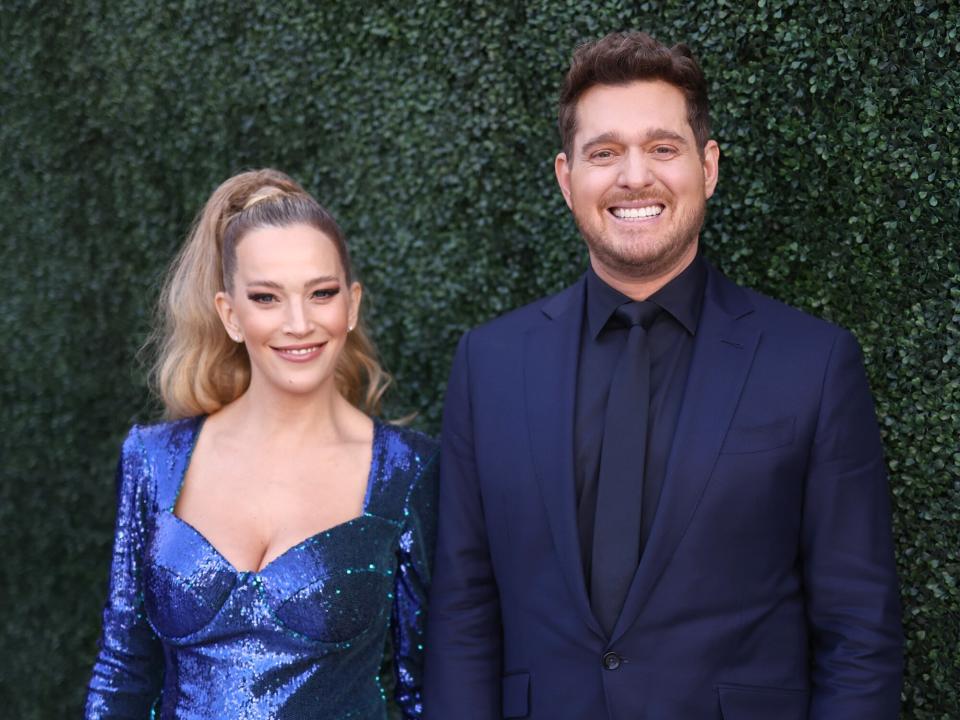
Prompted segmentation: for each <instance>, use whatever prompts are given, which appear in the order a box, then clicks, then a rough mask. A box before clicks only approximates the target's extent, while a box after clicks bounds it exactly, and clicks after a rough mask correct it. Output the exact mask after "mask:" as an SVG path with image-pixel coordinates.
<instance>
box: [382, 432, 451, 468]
mask: <svg viewBox="0 0 960 720" xmlns="http://www.w3.org/2000/svg"><path fill="white" fill-rule="evenodd" d="M377 425H378V427H379V434H380V435H381V437H382V444H383V445H385V446H386V447H385V449H386V450H387V452H388V454H389V455H392V456H395V458H396V459H397V460H401V461H402V460H406V461H408V462H410V463H411V464H412V465H414V466H420V467H422V466H424V465H426V464H428V463H430V462H432V461H433V460H434V459H435V457H436V455H437V453H438V452H439V451H440V443H438V442H437V441H436V440H435V439H434V438H432V437H430V436H429V435H427V434H426V433H423V432H420V431H419V430H413V429H412V428H408V427H403V426H402V425H394V424H391V423H386V422H378V423H377Z"/></svg>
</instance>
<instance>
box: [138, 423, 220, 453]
mask: <svg viewBox="0 0 960 720" xmlns="http://www.w3.org/2000/svg"><path fill="white" fill-rule="evenodd" d="M205 417H206V416H204V415H196V416H192V417H185V418H178V419H176V420H164V421H161V422H154V423H148V424H144V425H141V424H134V425H133V426H132V427H131V428H130V430H129V431H128V432H127V437H126V439H125V440H124V442H123V451H124V454H129V453H140V454H143V455H146V456H151V457H152V456H156V455H160V454H173V455H178V454H181V453H187V454H189V453H190V451H191V450H192V448H193V444H194V441H195V440H196V436H197V433H198V431H199V429H200V426H201V425H202V424H203V421H204V419H205Z"/></svg>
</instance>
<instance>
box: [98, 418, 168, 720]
mask: <svg viewBox="0 0 960 720" xmlns="http://www.w3.org/2000/svg"><path fill="white" fill-rule="evenodd" d="M146 470H147V463H146V461H145V458H144V450H143V444H142V442H141V440H140V436H139V431H138V429H137V427H136V426H135V427H134V428H133V429H131V431H130V433H129V434H128V435H127V438H126V440H125V441H124V444H123V451H122V453H121V457H120V462H119V465H118V467H117V520H116V529H115V534H114V544H113V562H112V564H111V569H110V590H109V594H108V596H107V602H106V605H105V607H104V611H103V631H102V634H101V636H100V652H99V655H98V656H97V661H96V664H95V665H94V667H93V677H92V678H91V680H90V685H89V688H88V692H87V702H86V709H85V711H84V717H85V718H86V719H87V720H93V719H94V718H131V719H132V718H137V719H138V720H143V719H144V718H147V717H149V715H150V708H151V707H152V706H153V703H154V701H155V700H156V698H157V697H158V695H159V692H160V686H161V682H162V678H163V654H162V648H161V645H160V642H159V640H158V639H157V637H156V635H155V634H154V633H153V630H152V629H151V628H150V625H149V624H148V623H147V619H146V617H145V615H144V609H143V592H142V584H141V564H142V561H143V545H144V520H145V511H146V497H145V495H144V493H145V488H146V486H147V482H146V481H147V478H146Z"/></svg>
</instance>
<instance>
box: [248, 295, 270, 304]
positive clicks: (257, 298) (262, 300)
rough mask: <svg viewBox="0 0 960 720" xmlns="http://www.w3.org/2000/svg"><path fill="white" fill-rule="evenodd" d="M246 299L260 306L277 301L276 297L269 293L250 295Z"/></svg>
mask: <svg viewBox="0 0 960 720" xmlns="http://www.w3.org/2000/svg"><path fill="white" fill-rule="evenodd" d="M247 297H248V298H250V299H251V300H252V301H253V302H255V303H259V304H260V305H268V304H269V303H272V302H273V301H274V300H276V299H277V298H276V296H275V295H273V294H271V293H250V294H249V295H247Z"/></svg>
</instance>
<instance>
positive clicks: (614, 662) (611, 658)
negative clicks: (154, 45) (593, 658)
mask: <svg viewBox="0 0 960 720" xmlns="http://www.w3.org/2000/svg"><path fill="white" fill-rule="evenodd" d="M601 662H603V667H605V668H606V669H607V670H616V669H617V668H618V667H620V656H619V655H617V654H616V653H615V652H605V653H604V654H603V657H602V658H601Z"/></svg>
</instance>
